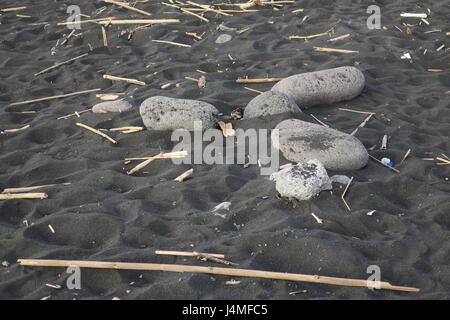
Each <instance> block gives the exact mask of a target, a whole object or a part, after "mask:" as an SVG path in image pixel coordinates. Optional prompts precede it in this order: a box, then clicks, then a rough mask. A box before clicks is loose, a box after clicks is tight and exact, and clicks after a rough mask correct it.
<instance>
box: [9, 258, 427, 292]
mask: <svg viewBox="0 0 450 320" xmlns="http://www.w3.org/2000/svg"><path fill="white" fill-rule="evenodd" d="M17 262H18V263H19V264H20V265H22V266H34V267H66V268H67V267H70V266H77V267H80V268H96V269H115V270H119V269H121V270H147V271H168V272H198V273H207V274H220V275H226V276H234V277H253V278H265V279H277V280H288V281H303V282H313V283H324V284H331V285H338V286H350V287H368V285H369V284H370V283H374V282H373V281H368V280H362V279H349V278H336V277H326V276H319V275H307V274H296V273H287V272H273V271H262V270H252V269H236V268H224V267H200V266H188V265H177V264H158V263H131V262H105V261H83V260H47V259H19V260H17ZM374 284H375V283H374ZM376 284H379V287H380V289H386V290H397V291H406V292H419V291H420V289H419V288H413V287H403V286H395V285H391V284H390V283H389V282H385V281H380V282H378V283H376Z"/></svg>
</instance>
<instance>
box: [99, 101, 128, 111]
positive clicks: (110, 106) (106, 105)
mask: <svg viewBox="0 0 450 320" xmlns="http://www.w3.org/2000/svg"><path fill="white" fill-rule="evenodd" d="M132 108H133V106H132V105H131V104H129V103H128V102H127V101H125V100H114V101H105V102H100V103H97V104H96V105H95V106H93V107H92V112H95V113H107V112H125V111H128V110H130V109H132Z"/></svg>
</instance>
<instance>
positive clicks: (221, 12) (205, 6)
mask: <svg viewBox="0 0 450 320" xmlns="http://www.w3.org/2000/svg"><path fill="white" fill-rule="evenodd" d="M186 3H188V4H190V5H193V6H196V7H200V8H202V9H204V10H206V11H211V12H215V13H218V14H221V15H224V16H231V14H229V13H226V12H223V11H222V10H216V9H213V8H211V7H210V6H208V5H205V4H199V3H196V2H193V1H186Z"/></svg>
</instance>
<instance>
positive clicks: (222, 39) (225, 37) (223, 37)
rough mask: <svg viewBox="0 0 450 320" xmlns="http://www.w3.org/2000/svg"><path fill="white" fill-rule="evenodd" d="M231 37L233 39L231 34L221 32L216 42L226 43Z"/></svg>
mask: <svg viewBox="0 0 450 320" xmlns="http://www.w3.org/2000/svg"><path fill="white" fill-rule="evenodd" d="M231 39H233V37H232V36H230V35H229V34H226V33H225V34H221V35H220V36H218V37H217V39H216V43H225V42H228V41H230V40H231Z"/></svg>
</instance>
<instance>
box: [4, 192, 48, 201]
mask: <svg viewBox="0 0 450 320" xmlns="http://www.w3.org/2000/svg"><path fill="white" fill-rule="evenodd" d="M45 198H48V195H47V194H46V193H44V192H35V193H33V192H30V193H1V194H0V200H8V199H45Z"/></svg>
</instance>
